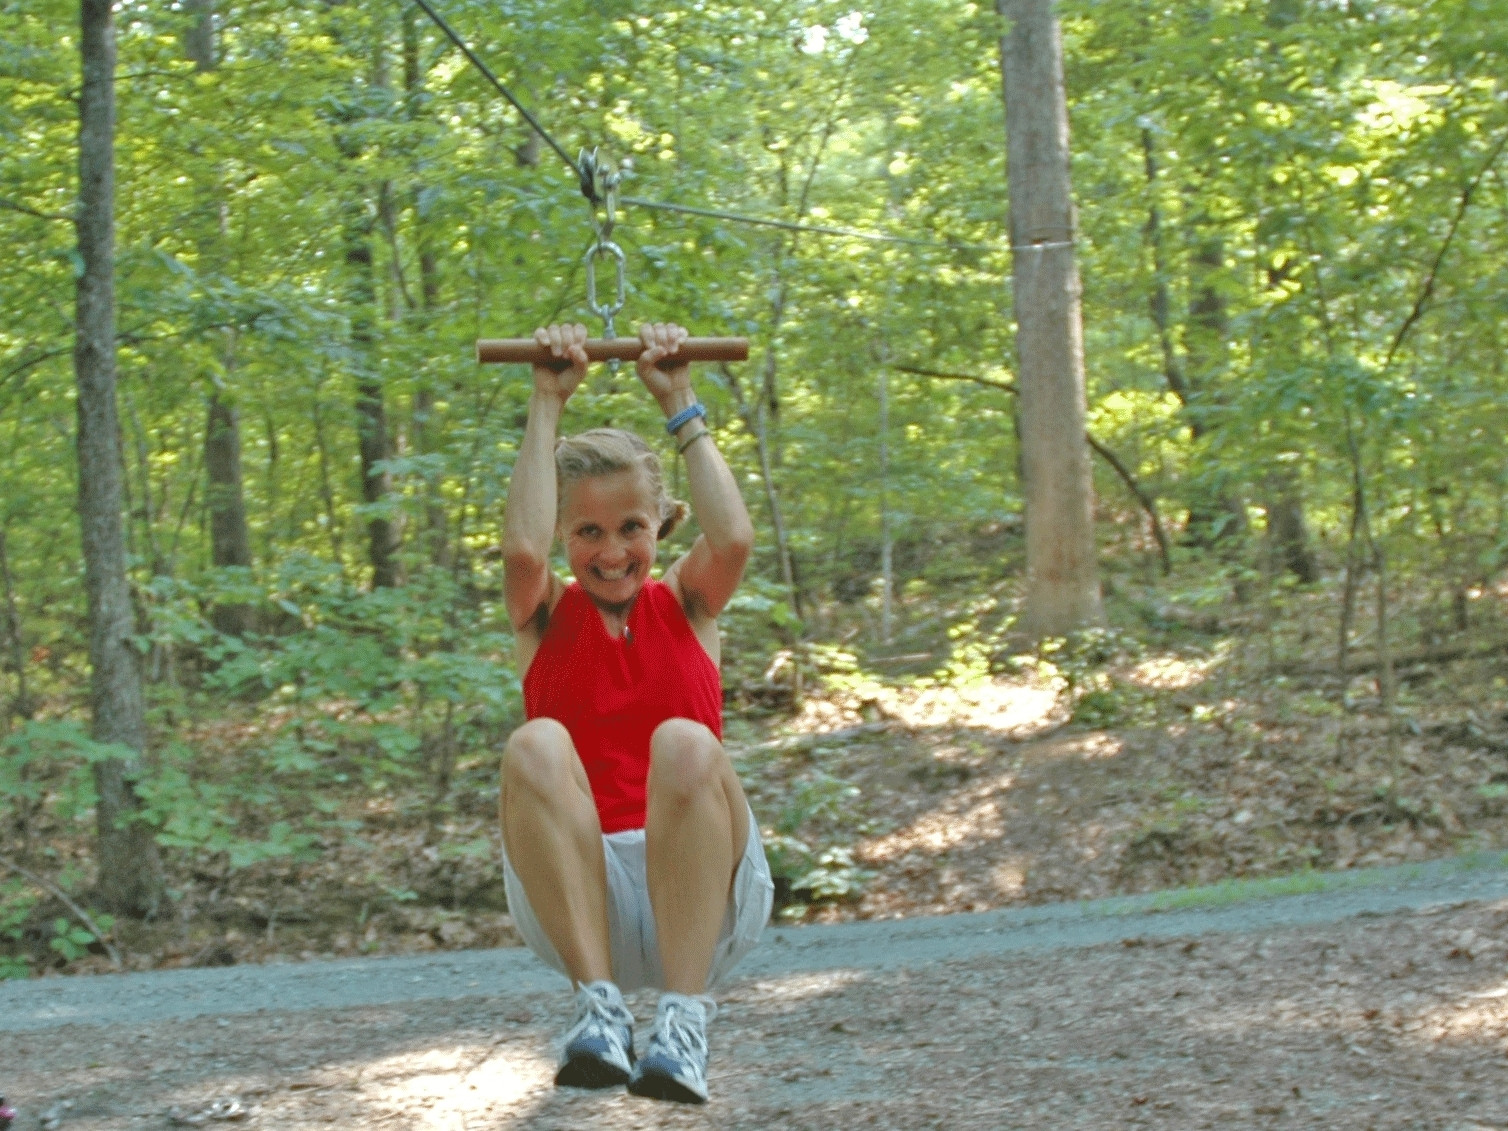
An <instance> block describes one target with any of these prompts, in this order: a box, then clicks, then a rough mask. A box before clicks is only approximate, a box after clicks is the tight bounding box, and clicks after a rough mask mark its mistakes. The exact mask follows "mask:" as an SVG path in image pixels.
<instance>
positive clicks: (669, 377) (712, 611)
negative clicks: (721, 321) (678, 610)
mask: <svg viewBox="0 0 1508 1131" xmlns="http://www.w3.org/2000/svg"><path fill="white" fill-rule="evenodd" d="M686 336H687V335H686V331H685V330H683V329H682V328H681V327H679V326H676V325H674V324H672V323H655V324H653V325H646V326H641V327H640V328H639V337H640V338H641V339H642V340H643V342H644V352H643V353H642V354H641V355H640V357H639V361H638V371H639V379H640V380H641V381H643V382H644V385H645V387H646V388H647V389H648V390H649V391H650V393H651V394H653V396H654V398H655V400H656V401H657V402H658V403H659V405H660V409H661V411H663V412H664V413H665V417H666V419H667V420H668V419H670V418H671V417H674V416H675V415H676V414H677V413H678V412H680V411H681V410H682V409H685V408H688V407H690V406H691V405H693V404H695V403H696V394H695V393H694V392H692V390H691V367H690V365H678V366H675V367H674V368H672V369H670V370H662V369H658V368H656V363H657V362H658V361H659V360H660V359H661V358H663V357H665V356H667V355H669V354H671V353H674V352H675V347H676V346H677V345H678V344H679V343H680V342H681V341H682V340H683V339H685V337H686ZM675 439H676V446H677V447H678V448H681V449H682V454H683V455H684V457H685V460H686V479H687V482H688V483H689V484H690V487H691V510H692V513H693V514H695V515H696V520H697V523H698V524H699V525H700V526H701V528H702V532H701V533H700V534H699V535H697V539H696V541H695V542H694V543H692V546H691V549H690V550H689V551H688V552H687V553H686V556H685V557H683V558H681V560H680V561H678V562H676V563H675V564H674V565H672V566H671V567H670V569H669V570H667V571H666V576H665V581H666V584H668V585H670V586H671V587H672V588H674V589H675V590H676V591H677V592H678V593H679V595H680V599H681V605H682V607H683V608H685V610H686V615H687V616H688V617H690V618H691V619H692V620H693V621H696V620H699V619H704V618H705V619H711V618H715V617H716V616H717V615H718V613H720V612H722V611H723V607H724V606H725V605H727V603H728V600H729V599H730V598H731V597H732V596H733V592H734V590H735V589H737V588H738V583H739V581H740V579H742V577H743V574H744V567H745V566H746V565H747V564H748V561H749V555H750V554H751V553H752V552H753V549H754V524H753V523H752V522H751V521H750V520H749V511H748V508H746V507H745V506H744V500H743V496H742V495H741V494H739V490H738V483H737V482H736V481H735V480H734V478H733V472H732V471H731V470H729V468H728V464H727V462H726V461H725V460H724V459H723V457H722V453H721V452H719V451H718V450H717V445H716V444H715V443H714V442H713V437H712V433H711V430H710V429H708V427H707V422H706V421H705V420H704V419H702V418H701V417H692V418H691V419H690V420H688V421H686V422H685V423H684V424H682V425H681V426H680V427H679V428H677V429H676V432H675Z"/></svg>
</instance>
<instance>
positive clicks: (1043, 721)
mask: <svg viewBox="0 0 1508 1131" xmlns="http://www.w3.org/2000/svg"><path fill="white" fill-rule="evenodd" d="M1057 705H1058V692H1057V689H1056V688H1054V687H1051V686H1047V685H1044V684H1040V683H1021V682H1018V681H1015V680H1004V679H993V680H988V681H985V682H981V683H977V684H970V685H966V686H962V687H926V688H917V689H904V690H901V691H899V692H897V693H895V700H894V703H893V705H891V704H884V706H886V707H887V708H888V709H889V711H890V712H891V713H893V714H894V716H895V717H896V718H897V719H899V720H900V721H901V722H903V723H905V724H906V725H907V726H913V727H943V726H955V727H972V728H975V729H978V730H990V731H997V732H1002V733H1004V734H1006V735H1008V736H1010V737H1012V738H1026V737H1029V736H1030V735H1031V734H1033V733H1036V732H1038V731H1041V730H1044V729H1046V728H1047V727H1049V726H1051V725H1053V724H1054V722H1055V721H1056V719H1055V716H1054V710H1055V708H1056V707H1057Z"/></svg>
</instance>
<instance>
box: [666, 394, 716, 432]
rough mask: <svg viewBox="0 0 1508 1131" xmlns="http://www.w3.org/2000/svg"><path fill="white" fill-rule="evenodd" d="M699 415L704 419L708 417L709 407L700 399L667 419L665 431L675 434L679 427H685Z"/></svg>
mask: <svg viewBox="0 0 1508 1131" xmlns="http://www.w3.org/2000/svg"><path fill="white" fill-rule="evenodd" d="M698 416H700V417H701V418H702V419H703V420H706V419H707V409H706V407H705V406H704V405H702V403H701V402H700V401H698V402H697V403H696V404H694V405H689V406H688V407H686V408H683V409H681V411H680V412H678V413H676V414H675V415H674V416H672V417H671V418H670V419H669V420H667V421H666V422H665V431H667V432H669V433H670V434H671V435H672V436H674V435H675V434H676V431H677V430H678V429H680V428H683V427H685V426H686V425H687V424H689V423H690V422H691V421H693V420H695V419H696V418H697V417H698Z"/></svg>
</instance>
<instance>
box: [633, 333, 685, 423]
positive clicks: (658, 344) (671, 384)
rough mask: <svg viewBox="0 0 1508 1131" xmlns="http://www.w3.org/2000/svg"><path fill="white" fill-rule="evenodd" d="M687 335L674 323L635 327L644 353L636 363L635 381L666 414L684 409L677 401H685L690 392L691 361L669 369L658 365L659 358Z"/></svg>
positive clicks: (666, 355) (665, 355)
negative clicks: (636, 377)
mask: <svg viewBox="0 0 1508 1131" xmlns="http://www.w3.org/2000/svg"><path fill="white" fill-rule="evenodd" d="M689 336H690V335H689V334H687V332H686V329H685V328H684V327H682V326H677V325H676V324H675V323H674V322H646V323H645V324H644V325H642V326H640V327H639V340H640V341H641V342H643V343H644V352H642V353H641V354H639V360H638V362H637V363H636V364H637V367H638V370H639V380H640V381H643V382H644V387H645V388H646V389H648V390H649V392H650V395H651V396H653V397H654V399H655V400H657V401H659V402H660V407H661V408H662V409H664V410H665V414H666V415H667V416H669V415H671V414H672V413H674V412H676V411H678V410H679V409H680V408H684V407H685V405H684V404H682V403H679V402H682V401H686V403H689V400H687V398H688V397H689V396H690V393H691V363H690V362H681V363H680V364H679V365H674V366H671V367H670V368H669V369H661V368H659V362H660V360H661V359H662V358H666V357H669V356H670V355H671V354H673V353H675V351H676V350H677V349H678V348H679V347H680V344H681V343H682V342H684V341H685V340H686V339H687V338H688V337H689Z"/></svg>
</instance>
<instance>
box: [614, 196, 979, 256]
mask: <svg viewBox="0 0 1508 1131" xmlns="http://www.w3.org/2000/svg"><path fill="white" fill-rule="evenodd" d="M618 199H619V200H620V201H621V202H622V203H624V204H633V205H637V206H638V207H639V208H652V209H654V210H656V211H658V212H684V213H686V214H687V215H690V216H708V217H711V218H712V219H714V220H732V221H734V222H736V223H739V224H754V225H757V226H759V227H764V228H784V229H785V230H786V231H789V232H811V233H812V234H813V235H818V236H843V237H844V238H846V239H851V240H876V241H879V242H881V243H905V244H913V245H915V246H917V247H950V248H958V249H960V250H962V251H997V250H999V249H998V248H996V247H995V246H994V245H993V244H986V243H949V242H947V241H945V240H924V239H920V238H918V237H916V236H892V235H888V234H886V233H884V232H861V231H859V230H858V229H857V228H826V227H823V226H821V225H820V224H797V223H795V222H794V221H791V220H771V219H765V218H764V217H760V216H740V215H739V214H738V213H736V212H718V211H716V210H715V209H712V208H693V207H691V205H689V204H670V203H667V202H666V201H663V200H644V199H643V198H641V197H637V196H622V197H619V198H618Z"/></svg>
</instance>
